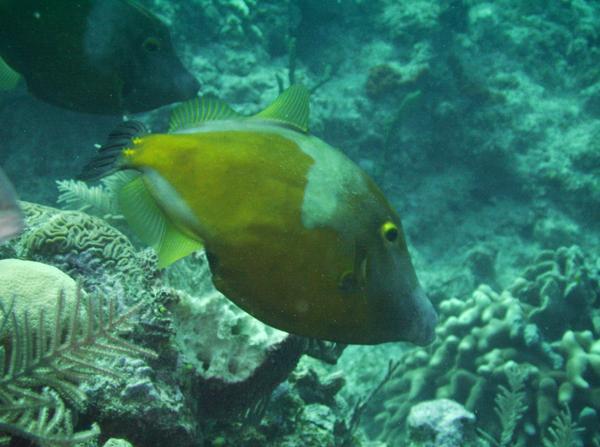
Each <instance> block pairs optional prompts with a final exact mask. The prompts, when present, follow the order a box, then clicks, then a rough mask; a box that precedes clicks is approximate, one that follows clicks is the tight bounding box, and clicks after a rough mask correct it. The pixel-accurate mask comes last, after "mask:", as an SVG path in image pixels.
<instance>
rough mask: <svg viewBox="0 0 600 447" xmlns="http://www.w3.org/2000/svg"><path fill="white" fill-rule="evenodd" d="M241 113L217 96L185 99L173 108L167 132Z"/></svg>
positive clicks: (238, 115) (237, 115) (233, 116)
mask: <svg viewBox="0 0 600 447" xmlns="http://www.w3.org/2000/svg"><path fill="white" fill-rule="evenodd" d="M240 117H242V115H240V114H239V113H237V112H236V111H235V110H233V109H232V108H231V107H230V106H229V104H227V103H226V102H225V101H222V100H220V99H219V98H217V97H215V96H212V95H206V96H203V97H202V98H194V99H190V100H189V101H186V102H184V103H182V104H180V105H178V106H177V107H175V109H173V112H172V113H171V118H170V119H169V132H175V131H176V130H181V129H189V128H192V127H197V126H198V125H200V124H202V123H203V122H205V121H215V120H226V119H233V118H240Z"/></svg>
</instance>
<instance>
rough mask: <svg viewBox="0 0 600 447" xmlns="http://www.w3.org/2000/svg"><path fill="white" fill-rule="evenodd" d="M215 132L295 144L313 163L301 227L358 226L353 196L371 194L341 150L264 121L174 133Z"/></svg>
mask: <svg viewBox="0 0 600 447" xmlns="http://www.w3.org/2000/svg"><path fill="white" fill-rule="evenodd" d="M215 131H241V132H243V131H251V132H264V133H275V134H277V135H279V136H282V137H284V138H286V139H288V140H291V141H293V142H294V143H296V144H297V145H298V146H299V147H300V149H301V150H302V152H304V153H305V154H306V155H308V156H309V157H310V158H312V159H313V160H314V164H313V165H312V166H311V167H310V169H309V171H308V174H307V186H306V190H305V191H304V201H303V203H302V224H303V225H304V227H305V228H308V229H313V228H323V227H329V228H333V229H334V230H336V231H337V232H338V233H340V234H347V235H351V234H352V233H354V232H355V230H357V228H356V227H357V225H360V224H361V221H360V219H359V220H354V219H352V218H351V216H355V215H356V210H354V209H352V203H351V202H350V199H351V198H352V197H359V196H362V197H369V194H370V191H369V188H368V186H367V183H366V181H365V178H364V176H363V175H362V172H361V171H360V168H358V166H356V165H355V164H354V163H353V162H352V161H351V160H350V159H349V158H348V157H346V156H345V155H344V154H343V153H341V152H340V151H338V150H336V149H334V148H333V147H331V146H329V145H328V144H327V143H325V142H324V141H322V140H320V139H319V138H316V137H313V136H311V135H305V134H302V133H300V132H297V131H294V130H291V129H288V128H286V127H283V126H279V125H276V124H274V123H273V122H269V121H266V120H259V119H256V120H254V119H247V120H239V119H238V120H217V121H206V122H204V123H201V124H200V125H198V126H197V127H193V128H187V129H180V130H178V131H176V132H174V133H175V134H190V133H202V132H215Z"/></svg>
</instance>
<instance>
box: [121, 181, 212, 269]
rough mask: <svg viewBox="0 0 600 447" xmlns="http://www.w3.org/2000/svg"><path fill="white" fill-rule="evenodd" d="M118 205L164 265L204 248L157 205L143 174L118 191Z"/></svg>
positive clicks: (129, 222) (161, 264)
mask: <svg viewBox="0 0 600 447" xmlns="http://www.w3.org/2000/svg"><path fill="white" fill-rule="evenodd" d="M118 201H119V207H120V208H121V212H122V213H123V215H124V216H125V219H126V220H127V223H128V224H129V226H130V227H131V229H132V230H133V231H134V232H135V233H136V234H137V235H138V237H139V238H140V239H141V240H142V241H143V242H144V243H146V244H148V245H150V246H151V247H152V248H154V250H156V252H157V253H158V267H159V268H163V267H167V266H168V265H170V264H172V263H173V262H175V261H177V260H178V259H181V258H183V257H184V256H187V255H189V254H190V253H192V252H194V251H196V250H199V249H201V248H202V243H201V242H200V241H198V240H196V239H193V238H191V237H189V236H187V235H185V234H183V233H182V232H181V231H180V230H179V229H178V228H177V227H176V226H175V225H174V224H173V222H171V220H170V219H169V217H168V216H167V215H166V214H165V213H164V211H163V210H162V209H161V208H160V207H159V206H158V204H157V203H156V201H155V200H154V198H153V197H152V194H151V193H150V191H149V190H148V187H147V186H146V182H145V180H144V177H143V176H142V175H139V176H137V177H136V178H134V179H133V180H132V181H130V182H129V183H127V184H126V185H125V186H123V188H121V190H120V191H119V194H118Z"/></svg>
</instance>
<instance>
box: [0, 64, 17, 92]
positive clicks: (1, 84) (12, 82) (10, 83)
mask: <svg viewBox="0 0 600 447" xmlns="http://www.w3.org/2000/svg"><path fill="white" fill-rule="evenodd" d="M19 79H21V75H20V74H19V73H17V72H16V71H14V70H13V69H12V68H10V67H9V66H8V64H7V63H6V62H4V59H2V58H1V57H0V91H8V90H12V89H13V88H15V87H16V86H17V84H18V83H19Z"/></svg>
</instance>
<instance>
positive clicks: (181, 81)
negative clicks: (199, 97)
mask: <svg viewBox="0 0 600 447" xmlns="http://www.w3.org/2000/svg"><path fill="white" fill-rule="evenodd" d="M174 83H175V94H176V95H177V100H178V101H185V100H186V99H191V98H193V97H194V96H196V94H197V93H198V90H200V83H199V82H198V80H197V79H196V78H195V77H194V76H192V74H190V73H188V72H187V71H184V72H181V73H179V74H178V75H177V76H176V77H175V79H174Z"/></svg>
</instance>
